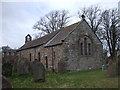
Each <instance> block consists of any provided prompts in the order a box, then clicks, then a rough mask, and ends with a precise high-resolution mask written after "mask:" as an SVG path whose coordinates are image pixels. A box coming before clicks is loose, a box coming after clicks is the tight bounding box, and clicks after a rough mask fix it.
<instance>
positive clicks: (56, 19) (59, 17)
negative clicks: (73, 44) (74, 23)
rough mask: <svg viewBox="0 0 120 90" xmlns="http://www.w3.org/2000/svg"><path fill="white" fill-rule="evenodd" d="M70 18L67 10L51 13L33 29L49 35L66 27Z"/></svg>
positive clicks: (41, 19)
mask: <svg viewBox="0 0 120 90" xmlns="http://www.w3.org/2000/svg"><path fill="white" fill-rule="evenodd" d="M69 18H70V16H69V12H68V11H66V10H61V11H57V10H56V11H51V12H50V13H48V14H47V15H45V16H44V17H42V18H40V20H39V21H38V22H37V23H36V24H35V25H34V26H33V29H36V30H40V31H41V32H42V33H45V34H48V33H51V32H53V31H55V30H58V29H60V28H62V27H64V26H66V25H67V23H68V19H69Z"/></svg>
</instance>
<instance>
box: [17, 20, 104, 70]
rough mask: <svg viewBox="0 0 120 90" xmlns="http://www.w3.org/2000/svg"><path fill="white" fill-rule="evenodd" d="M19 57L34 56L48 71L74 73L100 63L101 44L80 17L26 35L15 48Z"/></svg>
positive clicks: (95, 66)
mask: <svg viewBox="0 0 120 90" xmlns="http://www.w3.org/2000/svg"><path fill="white" fill-rule="evenodd" d="M18 54H19V56H20V57H25V58H27V59H28V60H30V61H33V60H34V59H38V60H39V61H40V62H42V63H43V65H44V66H45V68H46V69H47V70H49V71H55V72H77V71H82V70H89V69H97V68H100V67H101V65H102V43H101V42H100V40H99V39H98V37H97V36H96V35H95V34H94V32H93V31H92V29H91V27H90V26H89V24H88V23H87V22H86V20H85V19H84V18H83V19H82V20H81V21H80V22H77V23H74V24H72V25H70V26H67V27H63V28H61V29H60V30H56V31H54V32H52V33H50V34H48V35H45V36H43V37H41V38H38V39H35V40H32V37H31V36H30V35H29V34H28V35H27V36H26V37H25V44H24V45H23V46H22V47H20V48H19V49H18Z"/></svg>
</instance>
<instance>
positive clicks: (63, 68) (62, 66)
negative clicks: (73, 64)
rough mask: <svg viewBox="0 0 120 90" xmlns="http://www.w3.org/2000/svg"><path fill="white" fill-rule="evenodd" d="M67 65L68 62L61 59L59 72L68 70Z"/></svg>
mask: <svg viewBox="0 0 120 90" xmlns="http://www.w3.org/2000/svg"><path fill="white" fill-rule="evenodd" d="M66 66H67V64H66V62H65V61H62V60H61V61H59V63H58V72H60V73H65V72H66Z"/></svg>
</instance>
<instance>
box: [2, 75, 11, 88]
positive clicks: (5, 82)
mask: <svg viewBox="0 0 120 90" xmlns="http://www.w3.org/2000/svg"><path fill="white" fill-rule="evenodd" d="M2 88H12V85H11V83H10V82H9V81H8V80H7V78H6V77H4V76H2Z"/></svg>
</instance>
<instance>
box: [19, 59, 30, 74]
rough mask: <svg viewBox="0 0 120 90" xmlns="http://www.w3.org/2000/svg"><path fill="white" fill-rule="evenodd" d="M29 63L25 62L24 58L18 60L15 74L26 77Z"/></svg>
mask: <svg viewBox="0 0 120 90" xmlns="http://www.w3.org/2000/svg"><path fill="white" fill-rule="evenodd" d="M29 68H30V61H29V60H27V59H26V58H23V57H22V58H19V60H18V62H17V73H18V74H19V75H27V74H28V73H29V72H30V70H29Z"/></svg>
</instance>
